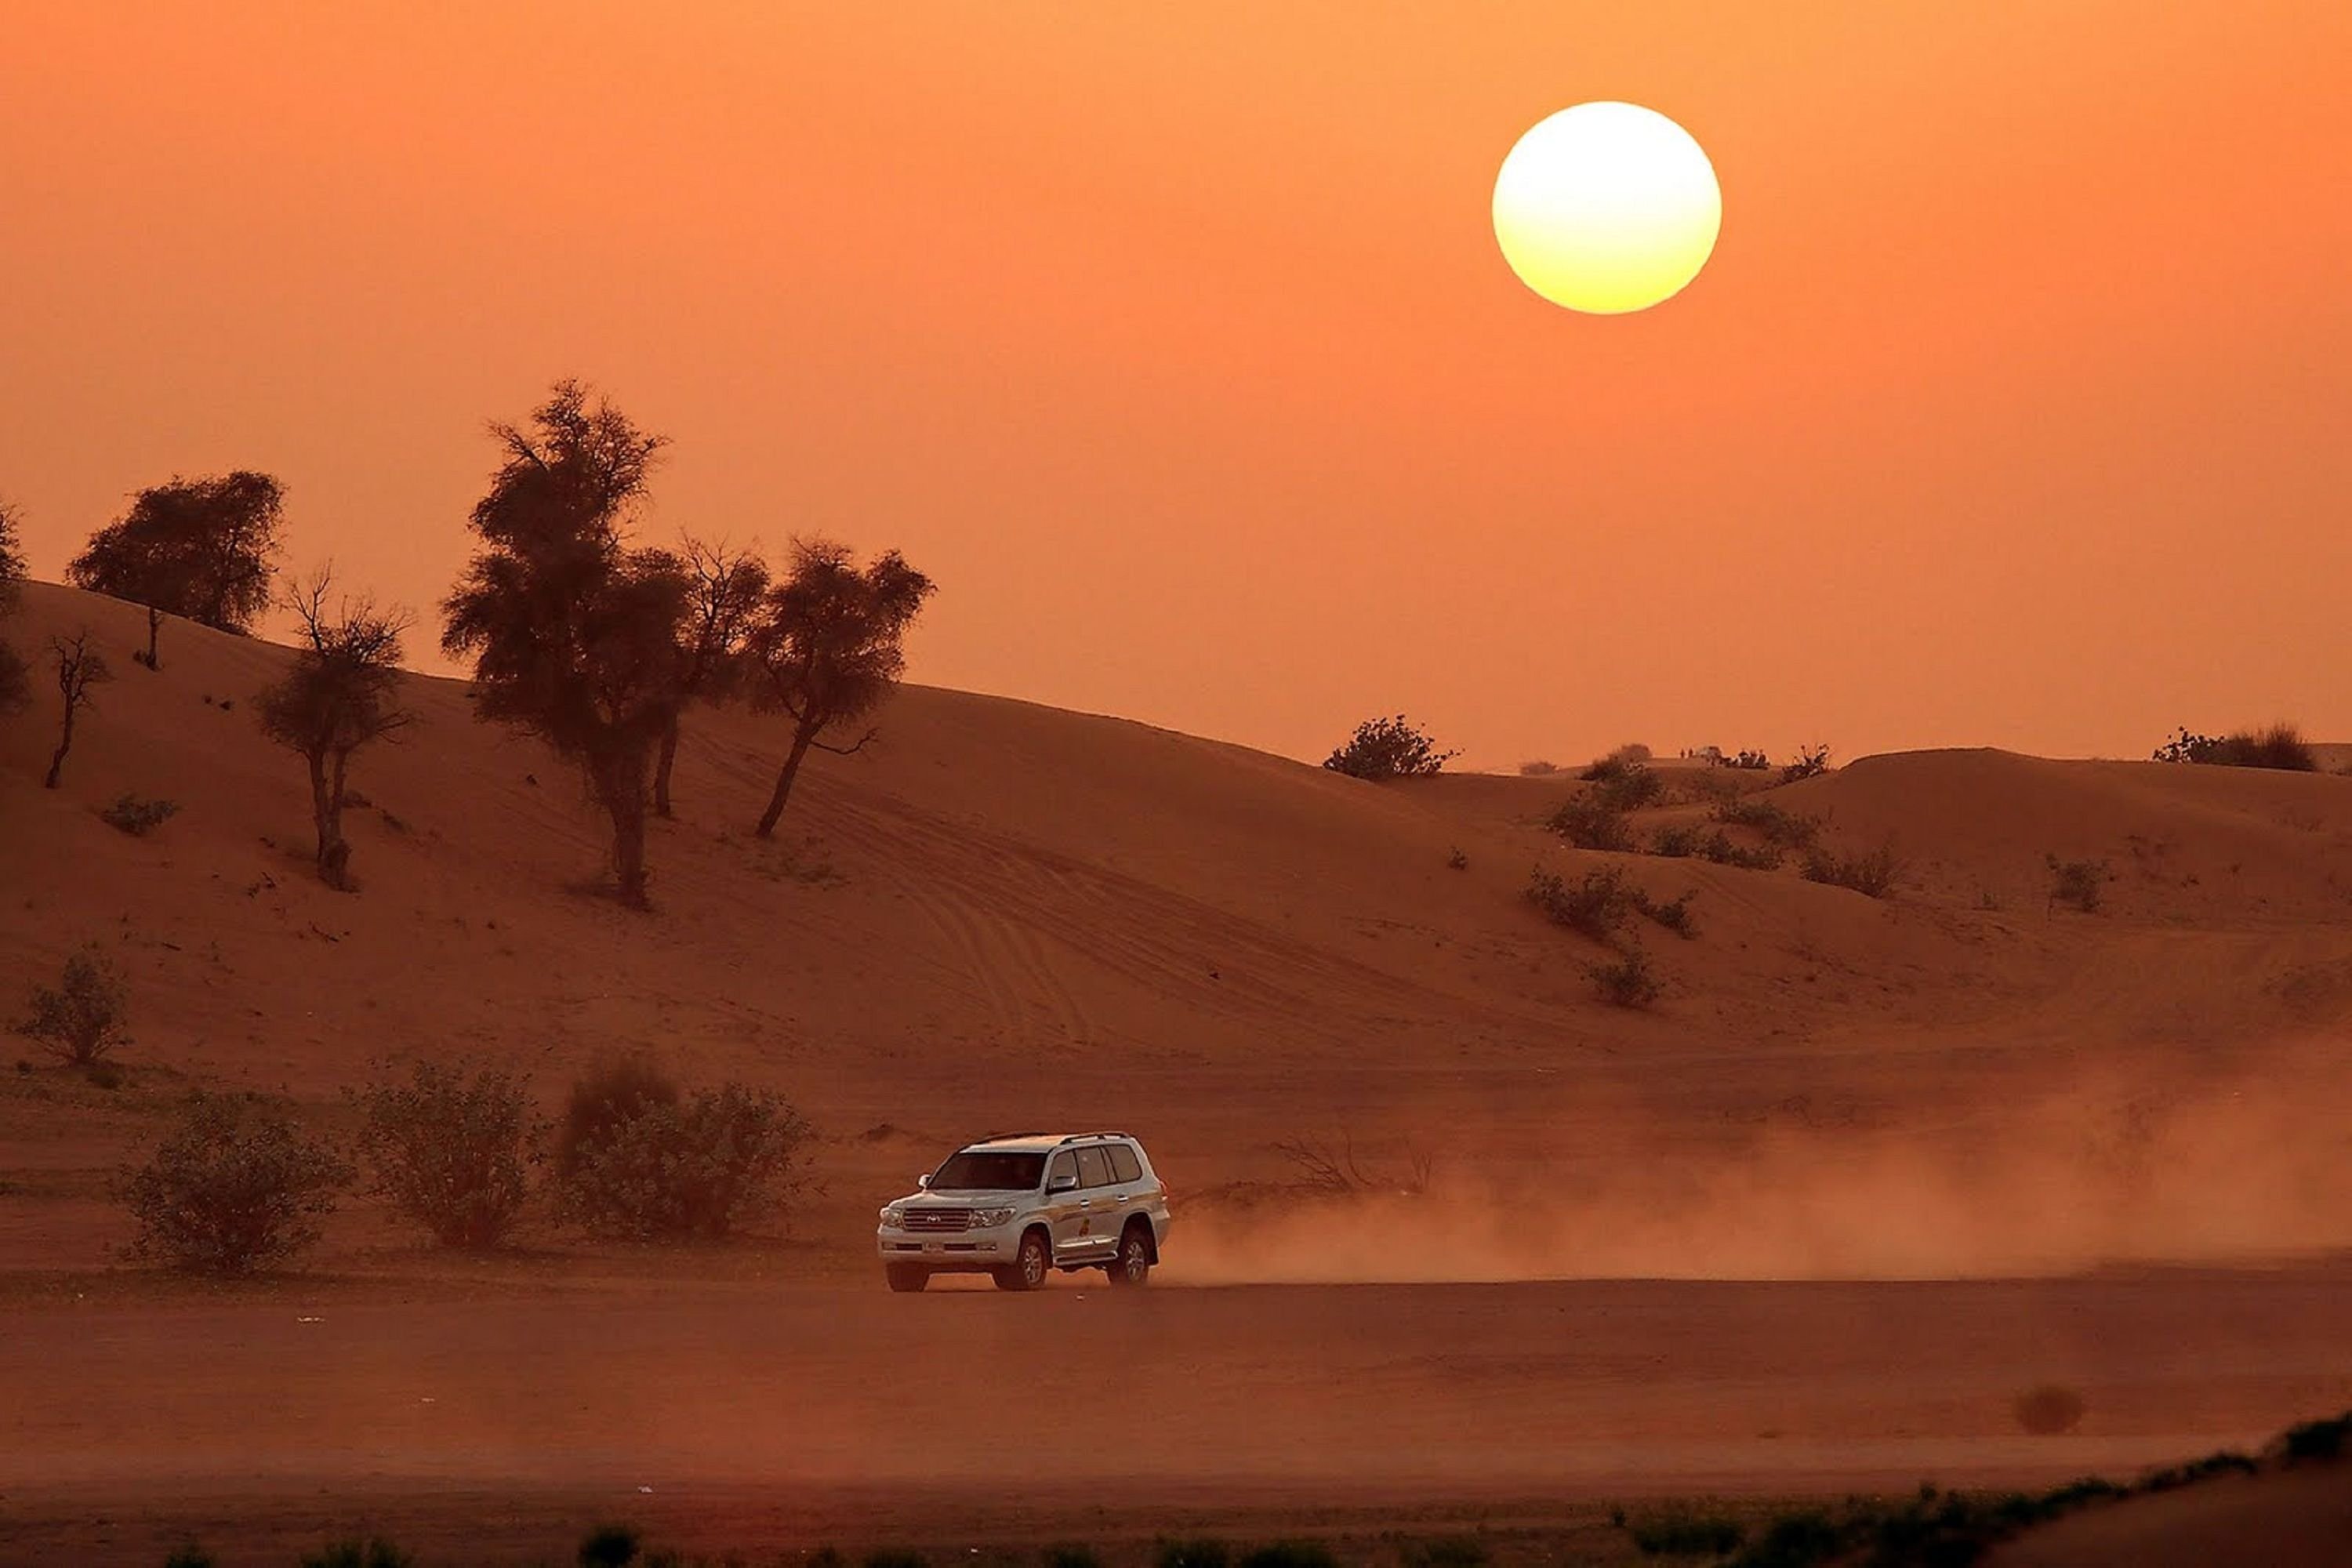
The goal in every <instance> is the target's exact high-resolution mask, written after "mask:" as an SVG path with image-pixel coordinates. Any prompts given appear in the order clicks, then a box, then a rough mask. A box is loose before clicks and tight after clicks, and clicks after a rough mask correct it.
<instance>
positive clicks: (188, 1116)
mask: <svg viewBox="0 0 2352 1568" xmlns="http://www.w3.org/2000/svg"><path fill="white" fill-rule="evenodd" d="M351 1179H352V1171H351V1167H350V1166H349V1165H346V1164H345V1163H343V1162H342V1161H341V1160H340V1159H338V1158H336V1156H335V1153H334V1152H333V1151H332V1150H331V1149H330V1148H329V1147H328V1146H327V1145H326V1144H325V1143H323V1142H317V1141H315V1140H312V1139H310V1138H306V1137H304V1136H303V1135H302V1133H301V1131H300V1130H299V1129H298V1128H297V1127H296V1126H295V1125H294V1123H293V1121H291V1120H290V1119H289V1118H288V1117H286V1116H285V1115H283V1114H281V1113H278V1112H276V1111H272V1110H268V1109H266V1108H264V1107H262V1106H260V1105H258V1104H256V1103H252V1102H248V1101H244V1100H233V1099H229V1098H226V1097H224V1096H220V1095H198V1096H196V1097H195V1098H194V1100H191V1101H190V1102H189V1105H188V1108H187V1110H185V1111H184V1113H183V1114H182V1116H181V1118H180V1121H179V1124H178V1126H177V1127H176V1128H174V1129H173V1131H172V1132H171V1134H170V1135H169V1136H168V1137H166V1138H165V1139H164V1140H163V1143H162V1145H161V1146H159V1147H158V1148H157V1149H156V1151H155V1153H154V1156H153V1158H152V1159H151V1160H149V1161H148V1163H146V1164H145V1165H143V1166H142V1167H141V1168H140V1169H139V1170H137V1171H135V1172H132V1173H130V1174H129V1178H128V1181H127V1183H126V1184H125V1186H124V1190H123V1199H124V1202H125V1204H126V1205H127V1206H128V1207H129V1208H130V1210H131V1215H132V1216H133V1217H135V1218H136V1219H137V1220H138V1221H139V1237H138V1239H137V1241H135V1242H134V1243H133V1244H132V1246H131V1253H132V1255H133V1256H134V1257H138V1258H157V1259H160V1260H161V1261H162V1262H163V1263H164V1264H166V1265H167V1266H169V1267H171V1268H183V1269H187V1270H189V1271H191V1272H194V1273H203V1274H250V1273H253V1272H254V1271H256V1270H257V1269H261V1268H268V1267H269V1266H270V1265H271V1264H273V1263H276V1262H278V1261H279V1260H280V1259H283V1258H290V1257H292V1256H293V1255H294V1254H296V1253H298V1252H300V1251H302V1250H303V1249H304V1248H305V1247H310V1245H312V1244H313V1243H315V1242H316V1241H317V1240H318V1239H319V1227H318V1225H317V1221H319V1220H320V1219H322V1218H324V1217H325V1216H326V1215H330V1214H332V1213H333V1212H334V1208H335V1194H336V1193H337V1192H339V1191H341V1189H342V1188H343V1187H344V1186H346V1185H348V1184H350V1182H351Z"/></svg>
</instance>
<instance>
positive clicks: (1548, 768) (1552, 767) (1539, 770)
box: [1519, 757, 1559, 779]
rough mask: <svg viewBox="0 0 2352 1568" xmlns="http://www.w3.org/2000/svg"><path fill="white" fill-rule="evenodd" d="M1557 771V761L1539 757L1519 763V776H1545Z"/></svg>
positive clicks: (1531, 777)
mask: <svg viewBox="0 0 2352 1568" xmlns="http://www.w3.org/2000/svg"><path fill="white" fill-rule="evenodd" d="M1558 772H1559V763H1552V762H1546V761H1545V760H1544V759H1543V758H1541V757H1538V758H1535V759H1534V760H1533V761H1530V762H1525V763H1520V764H1519V776H1520V777H1521V778H1530V779H1537V778H1546V777H1549V775H1551V774H1553V773H1558Z"/></svg>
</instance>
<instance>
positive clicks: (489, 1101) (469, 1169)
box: [352, 1062, 542, 1250]
mask: <svg viewBox="0 0 2352 1568" xmlns="http://www.w3.org/2000/svg"><path fill="white" fill-rule="evenodd" d="M352 1100H354V1101H355V1102H356V1104H357V1106H358V1109H359V1111H360V1119H361V1126H360V1140H359V1147H360V1153H361V1157H362V1160H364V1161H365V1163H366V1164H367V1166H368V1169H369V1173H370V1175H371V1177H372V1183H371V1185H370V1188H369V1191H370V1192H371V1193H372V1194H373V1195H375V1196H377V1197H380V1198H382V1199H383V1200H384V1201H385V1202H387V1203H389V1204H390V1205H392V1207H393V1209H394V1212H395V1213H397V1214H398V1215H400V1216H401V1217H402V1218H403V1219H406V1220H410V1221H413V1222H414V1223H415V1224H417V1225H420V1226H424V1227H425V1230H426V1231H428V1232H430V1233H431V1235H432V1237H433V1239H434V1240H435V1241H436V1242H438V1243H439V1244H440V1245H441V1246H443V1247H466V1248H471V1249H475V1250H480V1249H483V1248H488V1247H496V1246H498V1245H499V1243H500V1242H502V1241H504V1240H505V1239H506V1237H507V1234H508V1233H509V1231H510V1230H512V1229H513V1228H514V1225H515V1222H516V1221H517V1220H518V1219H519V1218H520V1217H521V1215H522V1208H523V1203H524V1201H525V1200H526V1199H527V1198H528V1197H529V1196H530V1162H531V1158H532V1153H533V1150H534V1148H535V1147H536V1145H537V1143H538V1142H539V1138H540V1136H541V1131H542V1129H541V1125H540V1123H539V1122H538V1121H537V1120H536V1119H534V1118H533V1117H532V1115H531V1112H530V1092H529V1086H528V1085H527V1084H525V1083H524V1082H523V1081H522V1080H521V1079H517V1078H516V1077H515V1076H514V1075H513V1074H511V1073H509V1072H507V1071H505V1070H503V1069H501V1068H496V1067H492V1066H488V1065H480V1066H471V1065H468V1064H464V1063H436V1062H418V1063H416V1064H415V1067H413V1068H411V1069H410V1071H409V1073H408V1075H407V1077H406V1078H405V1079H401V1078H399V1077H396V1076H394V1075H392V1074H389V1073H385V1074H383V1075H381V1076H379V1077H378V1078H377V1079H376V1080H375V1081H374V1082H373V1083H371V1084H369V1085H368V1086H367V1087H366V1088H364V1089H361V1090H359V1091H358V1092H357V1093H355V1094H354V1095H352Z"/></svg>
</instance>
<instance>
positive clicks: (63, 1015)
mask: <svg viewBox="0 0 2352 1568" xmlns="http://www.w3.org/2000/svg"><path fill="white" fill-rule="evenodd" d="M130 1017H131V987H130V986H128V985H126V984H123V980H122V975H121V973H120V972H119V971H117V970H116V968H115V967H114V964H113V962H112V961H111V960H110V959H109V958H108V957H107V956H106V952H105V950H104V949H102V948H100V946H99V945H98V944H97V943H96V942H91V943H90V944H89V945H88V946H87V947H84V948H83V949H82V950H81V951H80V952H74V953H68V955H67V957H66V964H65V972H64V973H63V974H62V975H60V976H59V978H58V984H57V985H56V986H54V987H52V986H47V985H35V986H34V987H33V991H32V994H31V996H30V997H29V998H27V1000H26V1016H25V1019H24V1021H23V1022H22V1023H20V1024H18V1025H17V1026H16V1032H17V1033H18V1034H21V1035H24V1036H26V1037H29V1038H31V1039H35V1040H38V1041H39V1042H40V1043H41V1044H42V1046H43V1047H46V1048H47V1050H48V1052H49V1054H50V1055H52V1056H54V1057H56V1058H58V1060H59V1061H62V1062H65V1063H68V1065H70V1066H73V1067H78V1068H95V1067H96V1066H97V1065H98V1063H99V1061H100V1058H103V1057H104V1056H105V1055H106V1054H107V1053H108V1052H109V1051H111V1050H113V1049H115V1048H116V1047H119V1046H127V1045H129V1044H130V1043H131V1035H130V1032H129V1023H130Z"/></svg>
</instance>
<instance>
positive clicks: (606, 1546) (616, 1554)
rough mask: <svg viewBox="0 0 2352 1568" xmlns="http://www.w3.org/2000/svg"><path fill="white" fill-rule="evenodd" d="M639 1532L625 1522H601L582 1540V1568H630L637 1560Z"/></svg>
mask: <svg viewBox="0 0 2352 1568" xmlns="http://www.w3.org/2000/svg"><path fill="white" fill-rule="evenodd" d="M639 1544H640V1543H639V1542H638V1539H637V1532H636V1531H634V1530H632V1529H630V1528H629V1527H628V1526H627V1525H625V1524H600V1525H598V1526H597V1527H596V1528H595V1529H593V1530H592V1531H589V1532H588V1533H587V1534H586V1535H585V1536H583V1537H582V1538H581V1542H580V1553H579V1556H580V1568H628V1564H630V1563H635V1561H636V1560H637V1548H638V1545H639Z"/></svg>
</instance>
